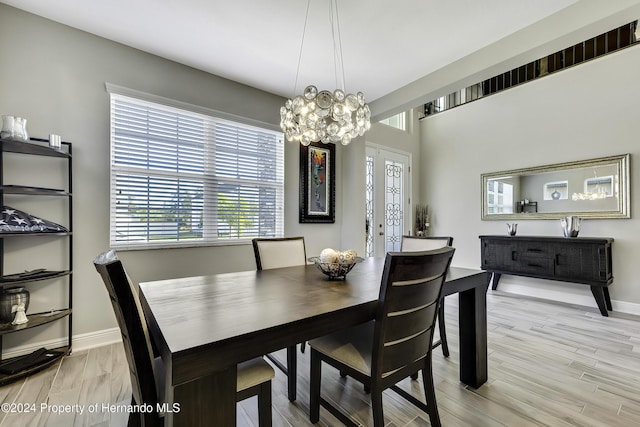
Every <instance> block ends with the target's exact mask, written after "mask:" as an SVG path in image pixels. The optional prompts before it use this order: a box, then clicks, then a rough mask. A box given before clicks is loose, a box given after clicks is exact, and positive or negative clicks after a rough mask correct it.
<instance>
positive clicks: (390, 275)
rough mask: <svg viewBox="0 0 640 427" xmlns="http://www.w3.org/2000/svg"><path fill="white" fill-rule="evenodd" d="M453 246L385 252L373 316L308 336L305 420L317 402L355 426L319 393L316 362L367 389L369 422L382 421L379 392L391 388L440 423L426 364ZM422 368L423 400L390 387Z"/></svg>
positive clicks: (315, 412) (313, 415)
mask: <svg viewBox="0 0 640 427" xmlns="http://www.w3.org/2000/svg"><path fill="white" fill-rule="evenodd" d="M454 251H455V249H454V248H451V247H446V248H440V249H435V250H433V251H423V252H411V253H409V252H388V253H387V255H386V259H385V264H384V270H383V273H382V279H381V285H380V294H379V298H378V306H377V309H376V315H375V320H373V321H369V322H366V323H363V324H360V325H357V326H354V327H351V328H347V329H343V330H340V331H338V332H334V333H332V334H329V335H325V336H323V337H320V338H316V339H313V340H311V341H309V346H310V348H311V378H310V386H309V395H310V402H309V419H310V421H311V422H312V423H317V422H318V421H319V420H320V405H322V406H323V407H325V408H326V409H327V410H328V411H329V412H330V413H331V414H333V415H334V416H335V417H336V418H338V419H339V420H340V421H341V422H343V423H345V424H346V425H356V424H355V423H354V422H353V421H352V420H351V419H350V418H348V417H347V416H346V415H344V414H343V413H342V412H340V410H339V409H337V408H336V407H334V406H332V404H331V403H330V402H329V401H328V400H326V399H324V398H322V397H321V395H320V389H321V387H320V385H321V384H320V381H321V378H322V372H321V370H322V362H325V363H328V364H329V365H331V366H333V367H334V368H336V369H338V370H339V371H340V372H345V373H346V374H347V375H348V376H350V377H352V378H354V379H356V380H357V381H359V382H361V383H362V384H364V387H365V390H369V391H370V392H371V407H372V410H373V421H374V427H382V426H384V414H383V408H382V392H383V391H384V390H386V389H388V388H391V389H392V390H394V391H395V392H396V393H398V394H399V395H400V396H402V397H404V398H405V399H407V400H408V401H409V402H411V403H413V404H414V405H416V406H417V407H419V408H420V409H422V410H424V411H425V412H426V413H427V414H429V419H430V421H431V425H432V426H440V417H439V415H438V407H437V405H436V395H435V388H434V383H433V372H432V368H431V354H432V351H433V348H432V342H433V330H434V326H435V322H436V317H437V313H438V305H439V303H440V297H441V294H442V285H443V283H444V281H445V278H446V272H447V269H448V268H449V264H450V263H451V258H452V257H453V253H454ZM418 370H422V379H423V386H424V394H425V398H426V404H425V403H424V402H422V401H421V400H419V399H417V398H416V397H414V396H412V395H411V394H409V393H407V392H406V391H404V390H403V389H401V388H399V387H397V386H396V383H398V382H399V381H401V380H403V379H405V378H407V377H409V376H411V375H412V374H414V373H415V372H417V371H418Z"/></svg>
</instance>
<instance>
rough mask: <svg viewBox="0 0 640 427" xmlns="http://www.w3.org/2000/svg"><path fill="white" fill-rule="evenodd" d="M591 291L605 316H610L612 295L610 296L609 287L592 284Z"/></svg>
mask: <svg viewBox="0 0 640 427" xmlns="http://www.w3.org/2000/svg"><path fill="white" fill-rule="evenodd" d="M605 291H606V293H605ZM591 293H592V294H593V297H594V298H595V299H596V304H598V308H599V309H600V314H602V315H603V316H609V311H608V310H611V297H610V296H609V289H608V288H605V287H602V286H591Z"/></svg>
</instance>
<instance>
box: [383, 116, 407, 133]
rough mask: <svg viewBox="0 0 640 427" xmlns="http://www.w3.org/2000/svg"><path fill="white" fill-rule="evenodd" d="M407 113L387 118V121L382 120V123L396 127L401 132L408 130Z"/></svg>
mask: <svg viewBox="0 0 640 427" xmlns="http://www.w3.org/2000/svg"><path fill="white" fill-rule="evenodd" d="M404 118H405V113H398V114H396V115H394V116H391V117H387V118H386V119H383V120H380V123H382V124H385V125H387V126H391V127H394V128H396V129H400V130H405V131H406V130H407V127H406V125H405V119H404Z"/></svg>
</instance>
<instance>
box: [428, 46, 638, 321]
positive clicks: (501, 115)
mask: <svg viewBox="0 0 640 427" xmlns="http://www.w3.org/2000/svg"><path fill="white" fill-rule="evenodd" d="M639 66H640V46H638V45H635V46H633V47H630V48H627V49H625V50H622V51H619V52H616V53H613V54H610V55H608V56H604V57H601V58H599V59H596V60H593V61H591V62H588V63H584V64H582V65H578V66H576V67H573V68H570V69H567V70H565V71H561V72H559V73H556V74H551V75H549V76H547V77H544V78H542V79H540V80H536V81H534V82H530V83H527V84H524V85H522V86H519V87H516V88H512V89H509V90H506V91H504V92H502V93H498V94H495V95H492V96H489V97H487V98H485V99H482V100H479V101H476V102H471V103H469V104H466V105H463V106H461V107H457V108H454V109H452V110H449V111H446V112H443V113H440V114H436V115H434V116H431V117H428V118H426V119H424V120H422V121H421V141H422V144H423V150H422V153H423V156H422V161H421V167H422V168H423V176H424V177H425V179H424V183H423V187H422V192H421V198H422V199H423V201H424V202H427V203H429V204H430V205H431V206H432V207H433V210H434V218H435V221H434V226H435V230H434V233H436V234H452V235H453V236H454V237H455V240H454V242H455V243H456V247H457V251H456V255H455V258H454V261H453V262H454V264H458V265H463V266H468V267H475V268H477V267H478V266H479V263H480V244H479V241H478V235H481V234H504V233H506V226H505V223H506V221H505V222H503V221H481V219H480V214H481V211H480V195H479V194H480V193H479V190H480V188H479V187H480V174H482V173H486V172H496V171H501V170H510V169H516V168H524V167H531V166H539V165H545V164H552V163H562V162H568V161H573V160H582V159H589V158H596V157H604V156H609V155H617V154H625V153H631V168H632V169H631V197H632V203H631V213H632V216H633V217H632V219H615V220H614V219H611V220H587V221H584V222H583V228H582V231H581V233H580V234H581V235H583V236H596V237H613V238H614V239H615V243H614V245H613V259H614V261H613V272H614V276H615V280H614V283H613V285H612V286H611V288H610V289H611V298H612V299H613V308H614V310H620V311H628V312H636V313H640V286H638V285H639V283H638V274H637V265H636V262H637V260H638V259H640V240H639V239H638V236H639V235H640V219H638V207H639V205H638V202H639V200H640V198H639V197H638V188H640V174H638V173H636V171H635V170H634V167H636V161H635V160H637V158H638V156H639V155H640V145H639V144H638V135H640V121H639V120H638V119H637V111H638V100H637V98H638V97H637V94H638V93H640V80H639V79H638V73H637V70H638V67H639ZM518 234H527V235H551V236H561V235H562V231H561V229H560V224H559V221H552V220H530V221H519V225H518ZM500 289H502V290H505V291H511V292H515V293H522V294H528V295H534V296H538V297H542V298H550V299H559V300H564V301H569V302H576V303H579V304H584V305H590V306H595V301H594V300H593V298H592V297H591V293H590V291H589V288H588V287H586V286H581V285H572V284H567V283H560V282H551V281H541V280H536V279H525V278H516V277H514V276H511V277H509V276H506V277H504V278H503V279H502V280H501V286H500Z"/></svg>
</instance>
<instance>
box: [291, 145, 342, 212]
mask: <svg viewBox="0 0 640 427" xmlns="http://www.w3.org/2000/svg"><path fill="white" fill-rule="evenodd" d="M335 206H336V147H335V145H333V144H323V143H320V142H312V143H311V144H309V145H308V146H304V145H301V146H300V218H299V222H300V223H335V221H336V210H335Z"/></svg>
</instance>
